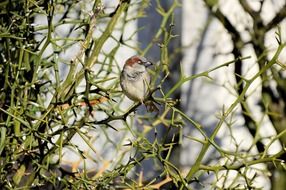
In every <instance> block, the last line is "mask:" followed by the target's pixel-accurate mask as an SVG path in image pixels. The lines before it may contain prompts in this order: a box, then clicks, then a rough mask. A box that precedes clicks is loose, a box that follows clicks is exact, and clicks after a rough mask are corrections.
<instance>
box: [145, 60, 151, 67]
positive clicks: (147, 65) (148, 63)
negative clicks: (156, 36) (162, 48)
mask: <svg viewBox="0 0 286 190" xmlns="http://www.w3.org/2000/svg"><path fill="white" fill-rule="evenodd" d="M152 65H153V63H152V62H150V61H146V62H144V66H145V67H150V66H152Z"/></svg>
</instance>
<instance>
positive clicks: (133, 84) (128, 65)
mask: <svg viewBox="0 0 286 190" xmlns="http://www.w3.org/2000/svg"><path fill="white" fill-rule="evenodd" d="M151 65H152V63H151V62H150V61H148V60H147V59H146V58H145V57H142V56H138V55H134V56H132V57H130V58H129V59H127V60H126V62H125V65H124V67H123V70H122V72H121V75H120V85H121V88H122V91H123V93H124V94H125V95H126V96H127V97H128V98H129V99H131V100H133V101H135V102H141V103H142V104H145V105H146V107H147V110H148V111H155V110H158V108H157V107H156V106H155V105H154V103H153V102H152V98H151V99H150V100H148V99H149V98H150V97H151V94H150V93H151V92H150V86H149V85H150V82H151V77H150V74H149V73H148V71H147V67H149V66H151Z"/></svg>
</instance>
